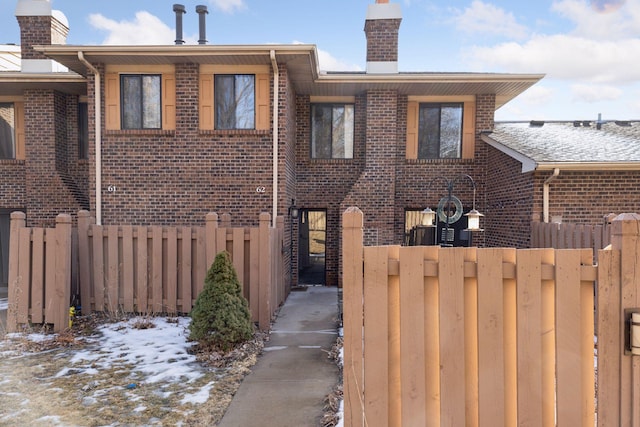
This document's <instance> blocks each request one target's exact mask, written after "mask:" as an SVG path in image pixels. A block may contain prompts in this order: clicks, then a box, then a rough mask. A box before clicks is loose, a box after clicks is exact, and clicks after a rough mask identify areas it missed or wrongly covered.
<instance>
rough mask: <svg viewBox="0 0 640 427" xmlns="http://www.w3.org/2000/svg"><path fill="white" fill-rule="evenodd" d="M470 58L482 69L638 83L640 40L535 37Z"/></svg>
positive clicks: (476, 50)
mask: <svg viewBox="0 0 640 427" xmlns="http://www.w3.org/2000/svg"><path fill="white" fill-rule="evenodd" d="M468 55H469V57H470V58H471V59H472V60H473V61H474V62H475V63H477V64H479V66H480V67H481V68H493V69H495V68H496V67H498V68H501V69H502V70H504V71H507V72H519V73H523V72H524V73H531V72H544V73H546V74H547V76H549V77H552V78H558V79H567V80H580V81H583V82H591V83H611V82H617V83H621V82H633V81H637V80H640V67H637V58H639V57H640V39H627V40H620V41H617V42H613V41H597V40H589V39H586V38H580V37H575V36H571V35H562V34H558V35H552V36H537V37H534V38H532V39H531V40H529V41H528V42H526V43H523V44H520V43H515V42H510V43H502V44H499V45H496V46H490V47H477V46H476V47H472V48H470V51H469V53H468Z"/></svg>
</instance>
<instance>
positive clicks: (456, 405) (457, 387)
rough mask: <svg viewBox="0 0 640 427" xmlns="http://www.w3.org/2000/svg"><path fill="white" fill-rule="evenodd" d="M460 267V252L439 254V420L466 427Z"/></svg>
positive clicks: (461, 264)
mask: <svg viewBox="0 0 640 427" xmlns="http://www.w3.org/2000/svg"><path fill="white" fill-rule="evenodd" d="M463 267H464V248H444V249H442V250H441V251H440V265H439V269H438V282H439V283H438V286H439V291H440V292H439V294H440V307H441V310H440V365H441V369H440V375H441V376H440V392H441V400H440V411H441V414H440V416H441V420H442V423H443V424H446V425H452V426H463V425H466V419H465V418H466V411H465V404H466V387H465V332H464V319H465V313H464V269H463ZM443 307H446V309H442V308H443Z"/></svg>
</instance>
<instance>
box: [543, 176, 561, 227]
mask: <svg viewBox="0 0 640 427" xmlns="http://www.w3.org/2000/svg"><path fill="white" fill-rule="evenodd" d="M558 175H560V169H558V168H555V169H554V170H553V174H552V175H551V176H550V177H548V178H547V179H545V181H544V184H543V185H542V214H543V217H544V222H549V184H551V181H554V180H555V179H556V178H557V177H558Z"/></svg>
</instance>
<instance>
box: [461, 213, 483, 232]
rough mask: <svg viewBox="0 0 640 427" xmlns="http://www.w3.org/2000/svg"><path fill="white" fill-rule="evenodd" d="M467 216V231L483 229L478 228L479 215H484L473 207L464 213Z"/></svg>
mask: <svg viewBox="0 0 640 427" xmlns="http://www.w3.org/2000/svg"><path fill="white" fill-rule="evenodd" d="M465 216H466V217H467V221H468V222H467V231H483V230H482V229H481V228H480V217H481V216H484V215H482V214H481V213H480V212H478V211H477V210H476V209H475V208H473V209H471V210H470V211H469V212H468V213H466V214H465Z"/></svg>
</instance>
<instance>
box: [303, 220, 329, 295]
mask: <svg viewBox="0 0 640 427" xmlns="http://www.w3.org/2000/svg"><path fill="white" fill-rule="evenodd" d="M298 230H299V231H300V233H299V239H298V242H299V243H298V283H299V284H300V285H324V284H325V283H326V282H325V259H326V258H325V250H326V241H325V239H326V236H327V211H325V210H312V209H302V210H301V211H300V223H299V224H298Z"/></svg>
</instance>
